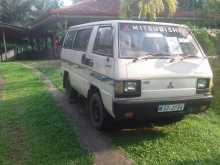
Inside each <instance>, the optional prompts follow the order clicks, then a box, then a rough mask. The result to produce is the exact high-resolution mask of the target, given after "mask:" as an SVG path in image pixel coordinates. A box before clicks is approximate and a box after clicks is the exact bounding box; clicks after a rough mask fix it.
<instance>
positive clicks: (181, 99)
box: [61, 20, 213, 129]
mask: <svg viewBox="0 0 220 165" xmlns="http://www.w3.org/2000/svg"><path fill="white" fill-rule="evenodd" d="M61 59H62V69H63V72H64V74H63V75H64V76H63V84H64V87H65V88H66V91H67V93H68V94H69V95H70V96H73V95H81V96H83V97H85V98H86V99H87V100H88V102H89V112H90V117H91V122H92V125H93V126H94V127H96V128H97V129H103V128H106V126H107V125H108V124H109V123H110V121H112V120H113V119H148V120H160V119H162V118H166V117H176V116H179V115H180V116H182V115H184V114H188V113H195V112H201V111H205V110H206V109H207V108H208V106H209V104H210V102H211V100H212V95H211V88H212V85H213V84H212V78H213V74H212V70H211V67H210V65H209V62H208V58H207V56H206V55H205V53H204V52H203V50H202V48H201V46H200V45H199V43H198V42H197V41H196V39H195V37H194V36H193V34H192V32H191V30H190V29H189V28H188V27H187V26H184V25H177V24H169V23H155V22H140V21H125V20H123V21H122V20H113V21H102V22H94V23H88V24H83V25H77V26H73V27H71V28H70V29H69V30H68V32H67V34H66V37H65V40H64V44H63V48H62V53H61Z"/></svg>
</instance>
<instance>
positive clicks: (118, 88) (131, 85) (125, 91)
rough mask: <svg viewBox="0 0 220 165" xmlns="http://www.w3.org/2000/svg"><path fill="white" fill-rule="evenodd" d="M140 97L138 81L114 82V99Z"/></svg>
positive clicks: (139, 83)
mask: <svg viewBox="0 0 220 165" xmlns="http://www.w3.org/2000/svg"><path fill="white" fill-rule="evenodd" d="M139 96H141V82H140V81H116V82H115V97H119V98H122V97H139Z"/></svg>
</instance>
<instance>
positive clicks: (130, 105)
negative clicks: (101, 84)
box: [113, 94, 213, 121]
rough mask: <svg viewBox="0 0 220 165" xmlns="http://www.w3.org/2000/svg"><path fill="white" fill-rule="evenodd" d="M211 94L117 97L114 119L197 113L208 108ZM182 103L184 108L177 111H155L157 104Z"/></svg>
mask: <svg viewBox="0 0 220 165" xmlns="http://www.w3.org/2000/svg"><path fill="white" fill-rule="evenodd" d="M212 98H213V97H212V95H211V94H210V95H196V96H191V97H178V98H164V99H151V100H140V99H118V100H114V103H113V106H114V110H113V111H114V114H115V117H116V119H126V118H135V119H144V120H150V121H154V120H160V119H163V118H172V117H178V116H183V115H185V114H189V113H198V112H201V111H205V110H206V109H208V107H209V105H210V103H211V100H212ZM178 103H184V104H185V108H184V110H183V111H179V112H157V109H158V106H159V105H166V104H178Z"/></svg>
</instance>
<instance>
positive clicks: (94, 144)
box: [25, 65, 133, 165]
mask: <svg viewBox="0 0 220 165" xmlns="http://www.w3.org/2000/svg"><path fill="white" fill-rule="evenodd" d="M25 66H26V67H28V68H30V66H27V65H25ZM31 69H32V70H33V72H34V73H35V74H38V75H39V76H40V77H41V78H42V80H43V82H44V83H45V84H46V85H47V86H48V89H49V91H50V92H51V94H52V96H53V97H54V99H55V101H56V102H57V103H58V105H59V106H60V107H61V109H62V110H63V111H64V113H65V115H66V117H67V118H68V120H69V121H70V123H71V122H72V124H73V125H74V126H75V127H74V129H76V133H77V134H78V136H79V140H80V143H81V145H82V146H83V147H84V148H86V149H87V150H88V151H90V152H92V153H94V154H95V164H96V165H131V164H133V161H131V160H129V159H128V158H126V157H125V156H124V155H123V154H122V153H121V151H120V150H118V149H115V148H113V147H112V143H111V138H110V136H108V135H107V134H105V133H101V132H99V131H97V130H95V129H94V128H93V127H92V126H91V124H90V121H89V119H88V115H85V108H84V107H83V106H82V105H80V104H79V103H73V104H70V103H69V101H68V98H67V97H66V96H65V94H64V93H62V92H61V91H60V90H58V89H57V88H56V87H55V86H54V85H53V84H52V82H51V81H50V80H49V79H48V78H47V77H46V76H44V75H43V74H41V73H40V72H39V71H38V70H37V69H35V68H32V67H31Z"/></svg>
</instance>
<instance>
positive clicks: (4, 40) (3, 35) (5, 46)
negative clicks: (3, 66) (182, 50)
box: [2, 31, 7, 60]
mask: <svg viewBox="0 0 220 165" xmlns="http://www.w3.org/2000/svg"><path fill="white" fill-rule="evenodd" d="M2 37H3V44H4V49H5V59H6V60H7V45H6V39H5V31H3V32H2Z"/></svg>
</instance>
